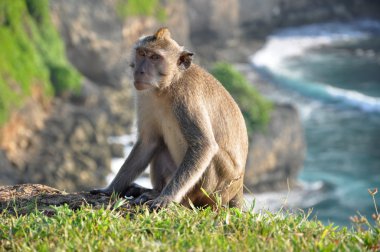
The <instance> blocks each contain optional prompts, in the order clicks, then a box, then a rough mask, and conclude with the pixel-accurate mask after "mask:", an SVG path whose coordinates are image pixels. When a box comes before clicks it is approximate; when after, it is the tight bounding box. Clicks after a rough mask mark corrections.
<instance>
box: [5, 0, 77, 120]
mask: <svg viewBox="0 0 380 252" xmlns="http://www.w3.org/2000/svg"><path fill="white" fill-rule="evenodd" d="M0 38H1V46H0V90H1V92H0V125H1V124H2V123H4V122H5V121H6V120H7V119H8V116H9V114H10V113H11V110H13V109H17V108H19V107H21V106H22V105H23V102H24V101H25V100H26V99H27V98H28V97H29V96H30V95H31V90H32V89H33V88H32V87H33V86H38V87H39V89H40V90H42V91H43V93H44V94H45V96H47V97H48V96H52V95H53V94H54V93H55V94H59V93H60V92H61V91H62V90H66V91H68V92H75V91H77V90H79V88H80V75H79V73H78V72H77V71H76V70H75V69H74V68H73V67H72V66H71V65H70V64H69V63H68V61H67V59H66V56H65V51H64V45H63V42H62V41H61V39H60V37H59V35H58V33H57V31H56V30H55V28H54V26H53V24H52V23H51V20H50V15H49V3H48V0H17V1H8V0H0ZM51 66H59V68H60V69H61V70H59V71H60V72H61V74H59V77H58V78H57V72H56V67H51ZM62 72H64V73H65V74H62ZM52 81H53V82H54V85H53V83H52Z"/></svg>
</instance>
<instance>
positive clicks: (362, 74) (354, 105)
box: [251, 20, 380, 226]
mask: <svg viewBox="0 0 380 252" xmlns="http://www.w3.org/2000/svg"><path fill="white" fill-rule="evenodd" d="M251 63H252V65H253V67H254V68H255V69H256V70H257V71H259V72H260V73H261V74H262V76H263V77H264V78H266V79H267V80H269V81H270V82H271V83H273V85H274V86H276V94H273V97H272V98H273V99H275V100H279V101H286V102H291V103H293V104H294V105H295V106H296V107H297V108H298V110H299V112H300V114H301V118H302V123H303V126H304V129H305V138H306V142H307V153H306V159H305V164H304V167H303V169H302V172H301V173H300V175H299V179H300V181H302V183H303V184H304V187H305V188H306V189H305V192H302V193H299V194H297V193H294V192H290V193H289V192H288V194H287V198H286V199H285V200H286V201H290V202H291V204H290V205H291V206H292V207H293V208H302V209H309V208H312V209H313V214H312V215H313V216H314V215H316V216H317V217H318V219H320V220H322V221H323V222H324V223H326V224H327V223H330V222H333V223H335V224H338V225H348V226H349V225H350V221H349V217H350V216H353V215H359V214H360V215H364V216H366V217H368V218H371V215H372V214H373V213H374V212H375V207H374V203H373V200H372V198H371V196H370V194H369V193H368V189H370V188H371V189H373V188H379V189H380V21H374V20H359V21H355V22H349V23H325V24H318V25H307V26H302V27H294V28H288V29H284V30H281V31H278V32H276V33H275V34H273V35H271V36H269V37H268V39H267V42H266V44H265V45H264V47H263V48H262V49H261V50H259V51H258V52H257V53H255V54H254V55H252V57H251ZM267 197H268V195H267ZM269 197H270V195H269ZM376 197H377V201H378V204H380V193H378V194H377V195H376Z"/></svg>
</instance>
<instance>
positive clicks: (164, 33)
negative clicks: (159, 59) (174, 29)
mask: <svg viewBox="0 0 380 252" xmlns="http://www.w3.org/2000/svg"><path fill="white" fill-rule="evenodd" d="M154 37H155V38H156V39H170V31H169V29H168V28H166V27H163V28H160V29H158V30H157V31H156V33H155V34H154Z"/></svg>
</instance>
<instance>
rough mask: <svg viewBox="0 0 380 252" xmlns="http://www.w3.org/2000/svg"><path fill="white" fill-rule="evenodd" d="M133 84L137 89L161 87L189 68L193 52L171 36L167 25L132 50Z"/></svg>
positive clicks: (139, 42)
mask: <svg viewBox="0 0 380 252" xmlns="http://www.w3.org/2000/svg"><path fill="white" fill-rule="evenodd" d="M133 55H134V58H133V63H132V64H131V67H132V68H133V77H134V85H135V88H136V89H137V90H145V89H151V88H156V89H162V88H165V87H167V86H169V85H170V84H171V83H172V82H173V78H175V76H178V75H180V74H181V72H183V71H185V70H186V69H187V68H189V67H190V65H191V61H192V56H193V53H191V52H188V51H184V50H183V47H182V46H179V45H178V43H177V42H176V41H175V40H173V39H172V38H171V37H170V32H169V30H168V29H166V28H161V29H159V30H158V31H157V32H156V33H155V34H154V35H152V36H146V37H143V38H141V39H140V40H139V41H137V43H136V45H135V49H134V51H133Z"/></svg>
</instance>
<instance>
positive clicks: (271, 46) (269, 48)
mask: <svg viewBox="0 0 380 252" xmlns="http://www.w3.org/2000/svg"><path fill="white" fill-rule="evenodd" d="M374 30H376V31H380V22H377V21H371V20H362V21H356V22H351V23H327V24H317V25H306V26H302V27H297V28H288V29H284V30H282V31H280V32H277V33H275V34H273V35H272V36H270V37H269V38H268V40H267V42H266V44H265V46H264V47H263V48H262V49H261V50H259V51H258V52H257V53H256V54H254V55H252V56H251V57H250V61H251V63H252V64H253V65H254V66H255V67H256V68H258V69H263V70H266V71H268V72H269V73H270V74H274V75H276V76H281V77H284V78H287V79H290V80H295V81H298V82H300V81H302V80H304V79H303V73H302V69H300V70H298V71H297V70H295V69H291V70H290V69H288V68H286V67H285V64H286V61H287V60H288V59H289V58H292V57H296V56H302V55H304V54H305V53H306V52H307V51H308V50H309V49H311V48H317V47H321V46H328V45H332V44H335V43H340V42H348V41H358V40H363V39H366V38H368V37H369V36H370V34H371V33H372V32H373V31H374ZM304 81H306V82H307V80H304ZM307 84H308V85H309V88H315V90H318V91H319V92H322V93H325V94H326V95H327V96H329V97H327V98H329V99H331V100H335V101H343V102H344V103H347V104H349V105H352V106H355V107H357V108H360V109H362V110H364V111H368V112H374V111H376V112H380V99H379V98H377V97H370V96H366V95H364V94H362V93H359V92H356V91H352V90H344V89H340V88H336V87H333V86H331V85H328V84H324V83H307ZM305 86H306V85H305ZM305 88H306V87H305ZM311 111H312V108H311V107H310V108H308V109H306V111H305V114H306V116H308V114H310V113H311Z"/></svg>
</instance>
